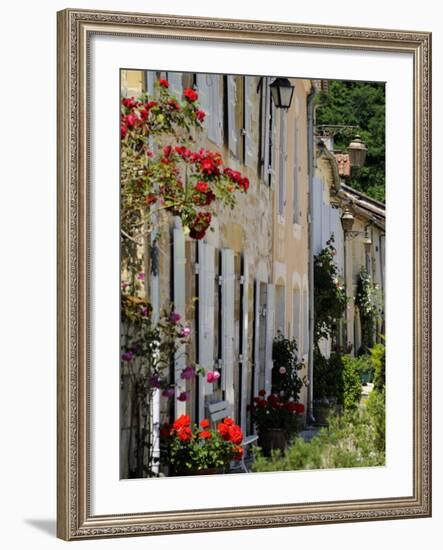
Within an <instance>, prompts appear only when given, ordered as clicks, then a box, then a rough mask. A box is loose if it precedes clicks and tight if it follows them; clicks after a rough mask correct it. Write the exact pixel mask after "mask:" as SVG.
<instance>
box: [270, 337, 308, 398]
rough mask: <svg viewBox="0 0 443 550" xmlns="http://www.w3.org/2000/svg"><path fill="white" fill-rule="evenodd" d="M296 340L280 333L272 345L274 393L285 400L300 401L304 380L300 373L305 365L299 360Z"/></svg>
mask: <svg viewBox="0 0 443 550" xmlns="http://www.w3.org/2000/svg"><path fill="white" fill-rule="evenodd" d="M297 351H298V350H297V343H296V341H295V339H292V340H290V339H289V338H285V337H284V335H283V334H282V333H281V332H280V331H279V332H278V334H277V336H276V337H275V338H274V342H273V345H272V360H273V367H272V392H273V393H277V394H278V395H279V396H280V397H282V398H284V399H285V400H289V399H292V400H294V401H298V398H299V394H300V389H301V387H302V386H303V380H302V379H301V378H300V377H299V376H298V371H299V370H300V369H301V368H302V366H303V364H302V363H300V362H299V360H298V354H297Z"/></svg>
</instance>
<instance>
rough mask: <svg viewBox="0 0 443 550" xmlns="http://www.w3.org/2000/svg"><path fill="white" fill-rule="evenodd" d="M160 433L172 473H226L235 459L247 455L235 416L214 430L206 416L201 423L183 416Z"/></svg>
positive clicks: (165, 456)
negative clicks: (192, 421)
mask: <svg viewBox="0 0 443 550" xmlns="http://www.w3.org/2000/svg"><path fill="white" fill-rule="evenodd" d="M160 436H161V438H162V452H163V455H164V458H165V461H167V463H168V464H169V468H170V474H171V475H176V476H178V475H180V476H185V475H205V474H207V475H208V474H218V473H223V472H225V471H226V470H227V468H228V466H229V463H230V462H231V460H240V459H241V458H242V456H243V447H242V446H241V443H242V441H243V433H242V430H241V428H240V426H238V425H237V424H235V422H234V420H233V419H232V418H225V419H224V420H223V421H222V422H220V423H219V424H218V425H217V426H216V427H215V429H213V428H211V427H210V422H209V420H208V419H206V418H204V419H203V420H202V421H201V422H200V424H199V426H197V425H196V424H193V423H191V419H190V417H189V416H188V415H181V416H180V417H179V418H177V419H176V420H175V422H174V423H173V424H172V426H169V424H164V425H163V427H162V428H161V431H160Z"/></svg>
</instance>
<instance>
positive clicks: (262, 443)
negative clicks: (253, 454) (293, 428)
mask: <svg viewBox="0 0 443 550" xmlns="http://www.w3.org/2000/svg"><path fill="white" fill-rule="evenodd" d="M287 443H288V435H287V433H286V430H283V429H282V428H268V429H266V430H263V431H261V432H260V434H259V437H258V445H259V447H261V448H262V450H263V454H264V455H265V456H270V455H271V451H272V450H273V449H279V450H280V451H282V452H284V450H285V449H286V446H287Z"/></svg>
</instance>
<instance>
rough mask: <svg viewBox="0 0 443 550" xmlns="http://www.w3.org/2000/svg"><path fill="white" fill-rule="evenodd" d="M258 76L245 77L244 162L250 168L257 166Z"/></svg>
mask: <svg viewBox="0 0 443 550" xmlns="http://www.w3.org/2000/svg"><path fill="white" fill-rule="evenodd" d="M256 97H257V78H256V77H253V76H245V77H244V126H243V127H244V163H245V165H246V166H249V167H250V168H255V167H256V166H257V160H258V158H257V157H258V151H257V142H256V140H254V133H255V131H256V127H257V124H258V121H257V108H256Z"/></svg>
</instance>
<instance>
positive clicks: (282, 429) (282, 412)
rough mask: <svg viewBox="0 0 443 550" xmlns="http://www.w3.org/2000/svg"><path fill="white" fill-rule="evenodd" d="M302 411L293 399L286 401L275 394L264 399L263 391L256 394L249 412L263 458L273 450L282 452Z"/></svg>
mask: <svg viewBox="0 0 443 550" xmlns="http://www.w3.org/2000/svg"><path fill="white" fill-rule="evenodd" d="M304 409H305V408H304V405H303V403H297V402H296V401H295V400H294V399H293V398H290V399H289V400H286V399H285V398H284V397H283V396H279V395H277V394H275V393H271V394H270V395H269V396H268V397H266V391H265V390H260V391H259V392H258V396H257V397H254V399H253V403H252V407H251V412H252V418H253V421H254V423H255V425H256V426H257V430H258V434H259V439H258V444H259V446H260V447H261V448H262V450H263V454H264V455H265V456H269V455H270V454H271V451H272V450H273V449H279V450H281V451H284V449H285V448H286V446H287V443H288V440H289V437H290V435H291V434H293V433H295V432H296V431H297V425H298V421H297V418H298V416H299V415H301V414H303V413H304Z"/></svg>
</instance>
